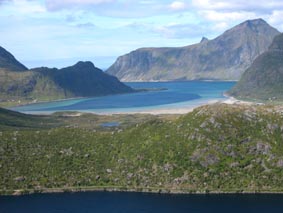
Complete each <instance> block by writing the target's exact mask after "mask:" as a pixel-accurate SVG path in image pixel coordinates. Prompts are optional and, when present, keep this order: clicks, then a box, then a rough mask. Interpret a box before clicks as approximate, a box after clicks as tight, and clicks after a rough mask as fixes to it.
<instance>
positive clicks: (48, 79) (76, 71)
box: [32, 62, 133, 98]
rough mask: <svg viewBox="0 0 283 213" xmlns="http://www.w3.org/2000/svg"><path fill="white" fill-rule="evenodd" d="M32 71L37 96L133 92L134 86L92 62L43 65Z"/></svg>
mask: <svg viewBox="0 0 283 213" xmlns="http://www.w3.org/2000/svg"><path fill="white" fill-rule="evenodd" d="M32 71H33V72H34V73H35V76H36V81H37V84H35V86H34V91H33V94H35V93H37V96H40V95H43V96H45V95H47V96H48V94H50V93H51V94H56V95H58V94H60V95H61V96H63V97H64V98H70V97H90V96H102V95H111V94H118V93H127V92H133V89H132V88H130V87H128V86H126V85H125V84H123V83H121V82H120V81H119V80H118V79H117V78H116V77H114V76H110V75H108V74H106V73H104V72H103V71H102V70H100V69H98V68H96V67H95V66H94V65H93V63H92V62H78V63H77V64H75V65H73V66H69V67H66V68H62V69H56V68H53V69H50V68H46V67H42V68H36V69H33V70H32ZM42 79H43V81H42Z"/></svg>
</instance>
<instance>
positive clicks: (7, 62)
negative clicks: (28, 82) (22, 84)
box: [0, 47, 27, 71]
mask: <svg viewBox="0 0 283 213" xmlns="http://www.w3.org/2000/svg"><path fill="white" fill-rule="evenodd" d="M1 69H5V70H12V71H26V70H27V68H26V67H25V66H24V65H23V64H21V63H20V62H19V61H17V59H15V57H14V56H13V55H12V54H11V53H9V52H8V51H7V50H5V49H4V48H3V47H0V70H1Z"/></svg>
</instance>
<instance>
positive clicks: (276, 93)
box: [229, 34, 283, 101]
mask: <svg viewBox="0 0 283 213" xmlns="http://www.w3.org/2000/svg"><path fill="white" fill-rule="evenodd" d="M282 82H283V34H280V35H278V36H276V37H275V38H274V41H273V43H272V44H271V45H270V47H269V49H268V51H266V52H265V53H263V54H262V55H260V56H259V57H257V58H256V60H255V61H254V63H253V64H252V65H251V66H250V67H249V68H248V69H247V70H246V72H245V73H244V74H243V76H242V78H241V80H240V81H239V82H238V83H237V84H236V86H235V87H234V88H232V90H231V91H230V92H229V94H230V95H232V96H236V97H238V98H243V99H256V100H280V101H282V100H283V84H282Z"/></svg>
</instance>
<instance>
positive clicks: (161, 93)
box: [11, 81, 235, 114]
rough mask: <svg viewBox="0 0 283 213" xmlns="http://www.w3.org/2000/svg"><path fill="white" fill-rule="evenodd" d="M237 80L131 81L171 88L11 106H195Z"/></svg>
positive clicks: (39, 109)
mask: <svg viewBox="0 0 283 213" xmlns="http://www.w3.org/2000/svg"><path fill="white" fill-rule="evenodd" d="M234 84H235V82H205V81H187V82H142V83H127V85H129V86H131V87H133V88H136V89H141V88H160V89H161V88H167V90H158V91H150V92H138V93H131V94H121V95H110V96H104V97H94V98H78V99H71V100H62V101H53V102H46V103H38V104H31V105H26V106H21V107H14V108H11V109H12V110H16V111H20V112H25V113H42V114H43V113H52V112H55V111H82V112H94V113H119V112H138V111H143V110H157V109H172V108H182V107H190V108H191V107H195V106H199V105H202V104H205V103H207V102H209V101H211V100H224V99H225V97H224V96H223V93H224V92H225V91H227V90H229V89H230V88H231V87H232V86H233V85H234Z"/></svg>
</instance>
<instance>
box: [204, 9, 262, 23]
mask: <svg viewBox="0 0 283 213" xmlns="http://www.w3.org/2000/svg"><path fill="white" fill-rule="evenodd" d="M199 13H200V15H201V16H202V17H204V18H206V19H207V20H209V21H221V22H222V21H240V20H247V19H254V18H256V17H257V16H256V15H255V14H254V13H253V12H246V11H242V12H218V11H215V10H203V11H200V12H199Z"/></svg>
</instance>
